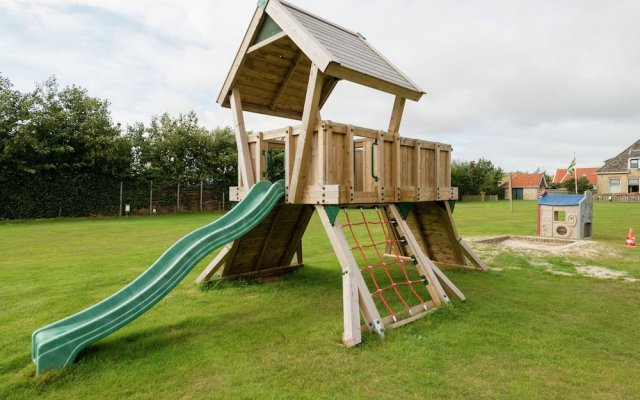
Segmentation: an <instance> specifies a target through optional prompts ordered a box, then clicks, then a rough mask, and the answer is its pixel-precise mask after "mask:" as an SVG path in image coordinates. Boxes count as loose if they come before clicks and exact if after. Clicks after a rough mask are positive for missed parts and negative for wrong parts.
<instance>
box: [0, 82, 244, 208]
mask: <svg viewBox="0 0 640 400" xmlns="http://www.w3.org/2000/svg"><path fill="white" fill-rule="evenodd" d="M236 160H237V151H236V146H235V139H234V135H233V132H232V130H231V128H229V127H225V128H216V129H213V130H208V129H206V128H204V127H202V126H201V125H200V124H199V121H198V118H197V116H196V114H195V113H194V112H193V111H191V112H189V113H187V114H180V115H178V116H177V117H172V116H170V115H169V114H166V113H165V114H162V115H160V116H154V117H152V118H151V122H150V123H149V124H147V125H145V124H144V123H141V122H137V123H134V124H133V125H129V126H127V127H125V128H122V127H121V125H120V124H119V123H116V122H114V121H113V119H112V118H111V113H110V110H109V102H108V101H107V100H102V99H99V98H96V97H92V96H90V95H89V94H88V93H87V91H86V90H85V89H83V88H81V87H78V86H75V85H74V86H67V87H64V88H60V86H59V85H58V82H57V81H56V79H55V78H50V79H48V80H47V81H45V82H42V83H39V84H37V85H36V87H35V89H34V90H32V91H31V92H26V93H25V92H20V91H18V90H16V89H14V87H13V85H12V83H11V81H10V80H9V79H8V78H6V77H4V76H2V75H0V218H38V217H52V216H59V215H64V216H84V215H96V214H97V215H100V214H103V215H104V214H117V213H118V208H119V205H118V203H117V202H114V201H113V196H114V192H117V191H118V190H117V188H118V186H119V182H122V181H125V182H127V183H129V184H130V185H133V184H138V185H143V186H144V185H145V184H146V183H147V182H151V181H154V182H155V183H157V184H158V185H167V184H184V185H188V184H195V183H197V182H201V181H204V182H206V183H207V184H209V185H214V186H216V187H217V186H219V187H220V190H221V191H224V190H226V189H227V188H228V187H229V186H230V185H232V184H234V182H235V180H236V178H237V171H236V165H237V161H236ZM145 196H148V195H145ZM114 207H115V210H114V209H113V208H114Z"/></svg>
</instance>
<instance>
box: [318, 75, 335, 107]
mask: <svg viewBox="0 0 640 400" xmlns="http://www.w3.org/2000/svg"><path fill="white" fill-rule="evenodd" d="M325 76H326V79H325V80H326V82H325V83H324V85H323V86H322V95H321V96H320V105H319V106H318V107H319V108H322V107H323V106H324V103H326V102H327V100H328V99H329V96H330V95H331V93H332V92H333V89H335V87H336V85H337V84H338V81H340V79H338V78H334V77H333V76H328V75H325Z"/></svg>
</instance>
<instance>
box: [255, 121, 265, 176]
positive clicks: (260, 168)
mask: <svg viewBox="0 0 640 400" xmlns="http://www.w3.org/2000/svg"><path fill="white" fill-rule="evenodd" d="M255 137H256V147H255V150H256V153H255V154H254V157H255V158H254V159H255V165H256V170H255V171H254V172H255V174H256V182H260V181H261V180H263V179H264V174H263V172H264V170H265V165H266V156H264V155H263V154H262V150H265V149H266V147H265V146H264V142H263V140H262V132H258V133H256V134H255Z"/></svg>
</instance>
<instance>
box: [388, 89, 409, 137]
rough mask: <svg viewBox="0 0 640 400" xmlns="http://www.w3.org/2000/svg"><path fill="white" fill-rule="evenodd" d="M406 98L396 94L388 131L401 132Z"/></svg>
mask: <svg viewBox="0 0 640 400" xmlns="http://www.w3.org/2000/svg"><path fill="white" fill-rule="evenodd" d="M405 101H406V99H405V98H404V97H400V96H396V98H395V100H394V102H393V109H392V111H391V119H390V121H389V129H388V131H389V132H391V133H398V132H400V122H401V121H402V112H403V111H404V103H405Z"/></svg>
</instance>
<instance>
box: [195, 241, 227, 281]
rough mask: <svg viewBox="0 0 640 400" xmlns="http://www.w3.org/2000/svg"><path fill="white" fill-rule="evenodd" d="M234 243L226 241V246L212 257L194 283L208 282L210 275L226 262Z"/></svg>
mask: <svg viewBox="0 0 640 400" xmlns="http://www.w3.org/2000/svg"><path fill="white" fill-rule="evenodd" d="M234 245H235V242H231V243H228V244H227V245H226V246H224V247H223V248H222V250H220V252H219V253H218V254H217V255H216V256H215V257H214V259H213V260H212V261H211V262H210V263H209V265H207V267H206V268H205V269H204V271H202V273H200V275H198V277H197V278H196V283H202V282H208V281H210V280H211V277H212V276H213V275H214V274H215V273H216V272H218V270H219V269H220V268H222V267H223V266H224V265H225V263H226V262H227V260H228V258H229V256H230V255H231V252H232V249H233V247H234Z"/></svg>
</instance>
